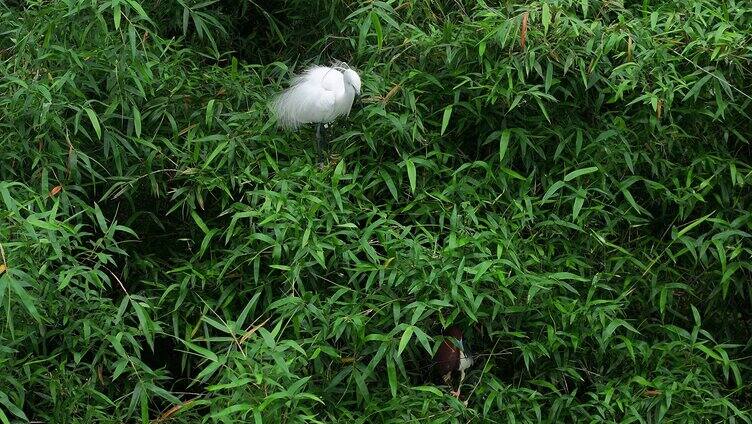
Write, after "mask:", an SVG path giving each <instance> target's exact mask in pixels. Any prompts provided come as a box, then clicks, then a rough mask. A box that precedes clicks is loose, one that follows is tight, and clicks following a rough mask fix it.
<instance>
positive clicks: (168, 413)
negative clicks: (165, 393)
mask: <svg viewBox="0 0 752 424" xmlns="http://www.w3.org/2000/svg"><path fill="white" fill-rule="evenodd" d="M196 399H198V398H193V399H190V400H187V401H185V402H183V403H181V404H180V405H175V406H173V407H172V408H170V409H168V410H166V411H165V412H164V413H163V414H162V415H160V416H159V417H158V418H157V419H156V420H154V421H152V423H154V424H157V423H162V422H165V421H167V420H168V419H169V418H170V417H171V416H173V415H175V414H176V413H177V412H178V411H180V410H181V409H183V408H185V407H186V406H189V405H190V404H192V403H193V402H195V401H196Z"/></svg>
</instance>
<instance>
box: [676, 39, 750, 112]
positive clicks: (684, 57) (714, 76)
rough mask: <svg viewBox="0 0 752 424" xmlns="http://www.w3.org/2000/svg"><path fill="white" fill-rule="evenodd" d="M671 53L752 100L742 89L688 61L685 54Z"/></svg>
mask: <svg viewBox="0 0 752 424" xmlns="http://www.w3.org/2000/svg"><path fill="white" fill-rule="evenodd" d="M671 51H672V52H674V54H676V55H677V56H679V57H681V58H682V59H684V60H686V61H687V62H689V63H691V64H692V65H693V66H694V67H695V68H697V69H699V70H701V71H702V72H705V73H706V74H708V75H710V76H712V77H713V78H715V79H716V80H718V82H720V83H724V82H725V83H726V84H727V85H728V86H729V87H731V88H732V89H733V90H734V91H736V92H737V93H739V94H741V95H742V96H744V97H746V98H747V99H749V100H752V97H750V96H749V94H747V93H745V92H743V91H742V90H740V89H738V88H736V87H734V86H733V85H731V83H729V82H728V81H722V80H721V79H720V78H718V77H717V76H716V75H715V74H713V73H712V72H709V71H708V70H707V69H705V68H703V67H701V66H700V65H698V64H696V63H694V62H692V61H691V60H689V59H688V58H687V57H686V56H684V55H683V54H681V53H679V52H677V51H676V50H675V49H671Z"/></svg>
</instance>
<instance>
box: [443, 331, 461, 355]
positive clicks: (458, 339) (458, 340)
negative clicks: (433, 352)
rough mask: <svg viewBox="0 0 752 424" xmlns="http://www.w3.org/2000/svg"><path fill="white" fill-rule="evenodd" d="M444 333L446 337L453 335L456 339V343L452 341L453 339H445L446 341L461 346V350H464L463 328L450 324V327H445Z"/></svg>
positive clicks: (456, 346) (457, 346) (454, 345)
mask: <svg viewBox="0 0 752 424" xmlns="http://www.w3.org/2000/svg"><path fill="white" fill-rule="evenodd" d="M442 335H443V336H444V337H451V338H453V339H454V341H456V343H452V340H449V339H444V342H445V343H446V342H448V343H449V344H450V346H451V347H455V348H459V349H460V350H464V346H463V345H462V341H463V334H462V330H460V328H459V327H458V326H456V325H452V326H449V327H448V328H446V329H444V331H443V332H442Z"/></svg>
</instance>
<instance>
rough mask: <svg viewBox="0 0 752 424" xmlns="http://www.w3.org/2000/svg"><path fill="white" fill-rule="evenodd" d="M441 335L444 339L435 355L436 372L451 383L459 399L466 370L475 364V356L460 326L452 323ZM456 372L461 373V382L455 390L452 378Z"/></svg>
mask: <svg viewBox="0 0 752 424" xmlns="http://www.w3.org/2000/svg"><path fill="white" fill-rule="evenodd" d="M441 335H442V336H444V341H443V342H442V343H441V346H439V350H437V351H436V355H435V356H434V357H433V367H434V372H435V373H436V374H437V375H438V376H440V377H441V379H442V380H443V381H444V383H446V384H448V385H449V387H450V389H452V390H451V392H450V393H451V394H452V396H454V397H456V398H457V399H459V398H460V387H461V386H462V381H463V380H464V379H465V370H466V369H468V368H470V367H471V366H472V365H473V357H472V356H471V354H470V352H469V351H467V350H466V349H465V346H464V343H463V335H462V330H460V328H459V327H457V326H456V325H452V326H450V327H449V328H447V329H445V330H444V331H442V334H441ZM456 373H459V383H458V384H457V390H456V391H455V390H454V385H453V383H452V380H453V377H454V376H456Z"/></svg>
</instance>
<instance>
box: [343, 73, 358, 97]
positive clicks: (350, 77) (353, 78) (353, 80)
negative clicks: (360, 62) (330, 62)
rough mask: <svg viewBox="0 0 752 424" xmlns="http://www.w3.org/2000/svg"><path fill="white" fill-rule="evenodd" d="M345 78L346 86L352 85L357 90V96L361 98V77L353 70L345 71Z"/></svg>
mask: <svg viewBox="0 0 752 424" xmlns="http://www.w3.org/2000/svg"><path fill="white" fill-rule="evenodd" d="M342 74H343V75H344V78H345V84H350V85H351V86H352V88H353V89H354V90H355V95H356V96H360V76H358V73H357V72H355V71H353V70H352V69H345V70H343V71H342Z"/></svg>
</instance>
